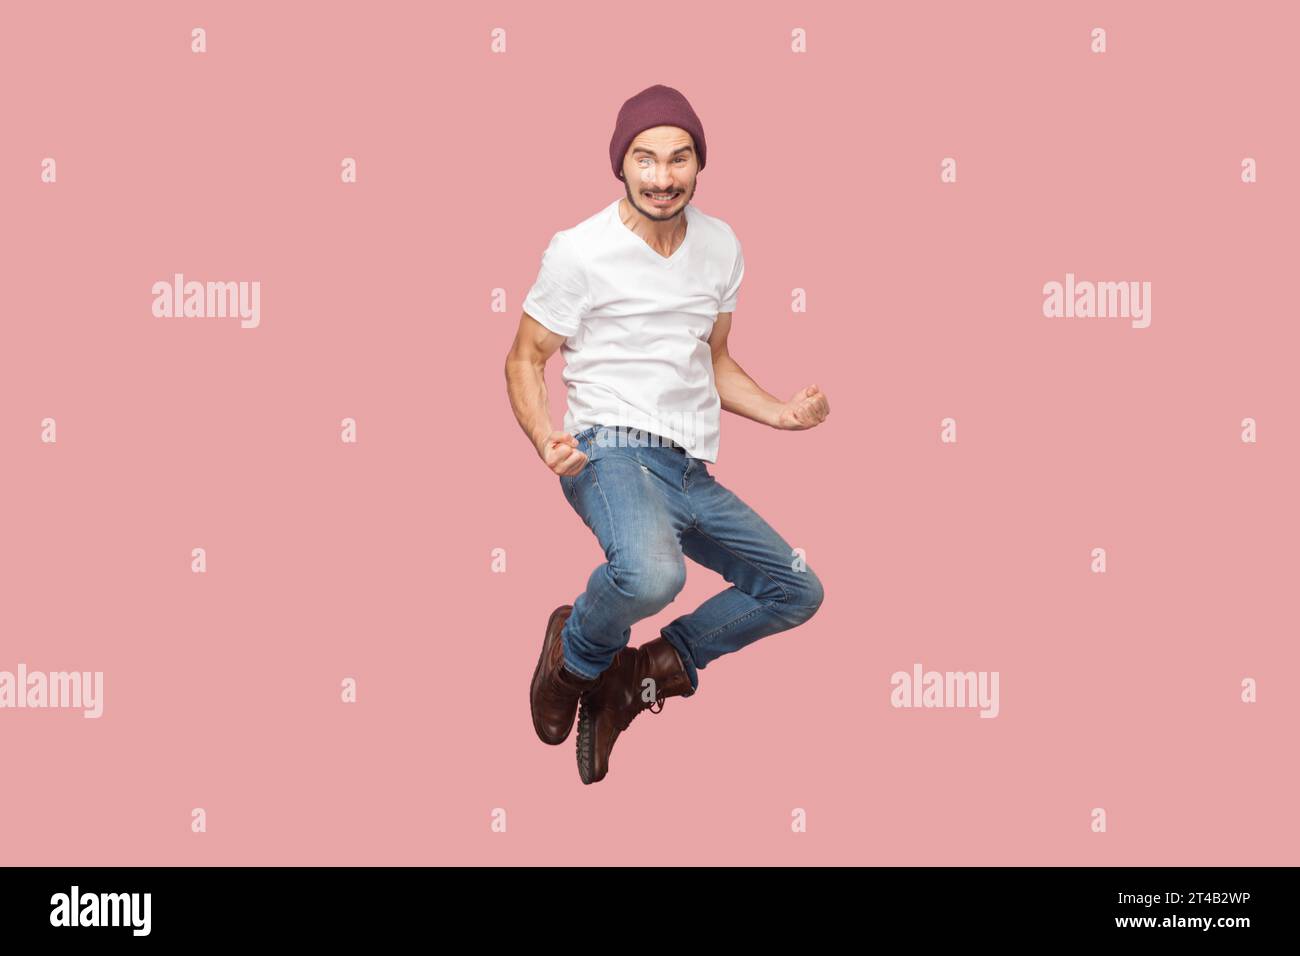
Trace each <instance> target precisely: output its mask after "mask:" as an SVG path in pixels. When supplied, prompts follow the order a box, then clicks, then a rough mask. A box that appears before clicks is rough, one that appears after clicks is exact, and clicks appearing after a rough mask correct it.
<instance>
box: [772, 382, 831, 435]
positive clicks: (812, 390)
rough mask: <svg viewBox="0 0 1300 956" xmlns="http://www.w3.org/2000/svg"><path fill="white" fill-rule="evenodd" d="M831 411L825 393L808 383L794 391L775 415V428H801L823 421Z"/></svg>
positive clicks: (810, 426)
mask: <svg viewBox="0 0 1300 956" xmlns="http://www.w3.org/2000/svg"><path fill="white" fill-rule="evenodd" d="M830 413H831V403H830V402H829V401H827V399H826V393H825V392H823V391H822V390H821V389H820V388H818V387H817V386H816V385H809V386H808V387H807V388H801V389H799V391H797V392H795V394H794V398H792V399H790V401H788V402H786V403H785V405H784V406H783V407H782V409H781V411H780V413H779V414H778V415H777V417H776V427H777V428H787V429H803V428H812V427H813V426H814V425H817V424H820V423H821V422H823V421H825V419H826V416H827V415H829V414H830Z"/></svg>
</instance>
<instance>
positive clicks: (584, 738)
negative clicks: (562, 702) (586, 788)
mask: <svg viewBox="0 0 1300 956" xmlns="http://www.w3.org/2000/svg"><path fill="white" fill-rule="evenodd" d="M593 729H594V727H593V720H592V716H591V708H590V707H583V706H581V705H580V706H579V707H578V777H579V778H580V779H581V780H582V782H583V783H599V782H600V781H602V780H604V779H605V778H604V776H600V777H597V776H596V769H595V767H593V766H592V765H591V764H592V755H593V754H594V753H595V751H596V740H595V735H594V734H593V733H592V730H593ZM606 772H608V769H607V770H606Z"/></svg>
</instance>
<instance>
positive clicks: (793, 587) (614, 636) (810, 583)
mask: <svg viewBox="0 0 1300 956" xmlns="http://www.w3.org/2000/svg"><path fill="white" fill-rule="evenodd" d="M574 437H575V438H576V439H577V441H578V450H579V451H581V452H583V453H584V454H586V455H587V456H588V461H587V464H586V465H585V466H584V467H583V469H582V471H581V472H579V473H578V474H576V475H560V476H559V479H560V486H561V487H562V488H563V489H564V495H565V497H566V498H567V499H568V501H569V504H571V505H572V506H573V509H574V510H575V511H576V512H577V513H578V514H579V516H580V517H581V518H582V520H583V521H584V522H585V523H586V525H587V527H588V528H590V529H591V531H592V533H593V534H595V536H596V538H597V540H598V541H599V542H600V546H601V548H602V549H603V550H604V552H605V558H606V560H605V563H604V564H602V565H600V566H599V567H598V568H596V570H595V571H593V572H592V573H591V577H590V578H589V579H588V581H587V589H586V590H585V591H583V592H582V593H581V594H579V595H578V597H577V599H576V600H574V602H573V613H572V614H570V615H569V619H568V621H567V622H566V623H565V625H564V630H563V631H562V632H561V638H562V640H563V644H564V664H565V666H566V667H567V668H568V669H569V670H571V671H573V672H574V673H575V674H579V675H581V676H583V677H588V678H590V677H595V676H596V675H598V674H600V672H601V671H603V670H604V669H605V668H606V667H608V666H609V664H610V662H611V661H612V660H613V659H614V656H615V655H616V654H617V653H618V652H619V651H620V650H622V649H623V648H624V647H626V646H627V644H628V642H629V640H630V639H631V636H632V625H633V624H634V623H636V622H637V621H639V620H641V619H642V618H646V617H649V616H650V615H652V614H656V613H658V612H659V611H661V610H663V609H664V608H665V607H667V606H668V605H669V604H670V603H671V602H672V600H673V598H675V597H676V596H677V593H678V592H679V591H681V589H682V586H683V585H684V584H685V583H686V562H685V561H684V560H683V557H687V558H690V559H691V560H692V561H696V562H698V563H699V564H702V565H704V566H705V567H706V568H712V569H713V570H714V571H717V572H718V573H719V574H721V575H722V577H723V578H724V579H726V580H727V581H729V582H730V583H731V587H729V588H727V589H726V590H725V591H722V592H720V593H718V594H715V595H714V596H713V597H711V598H709V599H708V600H707V601H705V602H704V603H703V604H701V605H700V606H699V607H698V608H696V609H695V610H694V611H692V612H691V613H690V614H686V615H683V616H682V617H679V618H677V619H676V620H675V621H673V622H672V623H671V624H668V625H667V626H666V627H664V628H662V630H661V633H662V634H663V636H664V638H666V639H667V640H668V642H669V643H670V644H672V645H673V647H675V648H676V649H677V653H678V654H679V655H680V656H681V659H682V662H683V663H684V664H685V665H686V671H687V673H688V674H689V675H690V679H691V692H690V694H686V695H684V696H687V697H689V696H691V694H694V693H695V691H696V689H697V688H698V687H699V674H698V671H699V670H700V669H702V668H703V667H704V666H705V665H706V664H708V663H709V661H711V660H713V659H714V658H715V657H721V656H722V655H723V654H727V653H730V652H731V651H735V650H739V649H740V648H742V647H744V646H745V645H747V644H750V643H752V642H753V641H756V640H758V639H759V638H760V637H766V636H767V635H769V634H776V633H778V632H780V631H785V630H788V629H790V628H792V627H796V626H798V625H800V624H802V623H803V622H804V621H806V620H808V619H809V618H810V617H812V616H813V614H814V613H815V612H816V610H817V608H818V607H820V606H821V603H822V585H821V581H820V580H819V579H818V577H817V575H816V574H814V573H813V570H812V568H810V567H808V566H807V565H806V564H804V562H802V560H798V559H799V556H797V555H795V554H794V549H793V548H791V547H790V545H789V544H787V543H786V541H785V539H784V538H782V537H781V536H780V535H779V534H777V533H776V531H775V530H773V528H772V527H771V525H769V524H768V523H767V522H766V521H764V520H763V519H762V518H761V517H760V516H759V515H758V513H757V512H755V511H754V510H753V509H752V508H750V507H749V505H747V504H745V503H744V502H743V501H741V500H740V499H739V498H738V497H736V495H734V494H733V493H732V492H730V491H728V490H727V489H726V488H724V487H723V486H722V485H720V484H718V482H717V481H716V480H715V479H714V477H713V476H712V475H710V474H709V471H708V468H707V467H706V465H707V463H706V462H704V461H702V460H700V459H698V458H692V457H690V456H689V455H688V454H686V452H685V451H684V450H683V449H681V448H679V447H676V446H674V445H672V444H670V443H667V439H662V438H659V437H658V436H656V435H652V434H650V433H649V432H645V431H640V432H638V431H636V430H633V429H619V428H612V427H607V426H602V425H595V426H592V427H590V428H587V429H585V430H583V431H581V432H579V433H578V434H577V435H575V436H574ZM638 438H639V439H640V440H641V441H648V442H649V444H647V445H645V446H643V447H642V446H637V445H633V444H630V442H632V441H636V440H638ZM661 443H662V444H661ZM796 565H802V567H801V568H800V567H796Z"/></svg>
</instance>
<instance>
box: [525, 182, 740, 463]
mask: <svg viewBox="0 0 1300 956" xmlns="http://www.w3.org/2000/svg"><path fill="white" fill-rule="evenodd" d="M620 201H621V197H620V199H618V200H615V201H614V202H612V203H610V204H609V205H608V206H606V207H605V208H604V209H602V210H601V211H600V212H598V213H596V214H595V215H593V216H590V217H588V218H587V219H584V220H583V221H582V222H580V223H578V224H577V225H576V226H573V227H571V228H569V229H564V230H561V231H560V232H557V233H555V235H554V236H553V237H552V239H551V242H550V245H548V246H547V248H546V251H545V252H544V253H543V254H542V265H541V269H540V271H539V272H538V275H537V280H536V281H535V282H534V283H533V286H532V288H531V289H530V290H529V292H528V295H527V296H526V297H525V299H524V304H523V310H524V312H526V313H527V314H528V315H531V316H532V317H533V318H534V319H536V320H537V321H538V322H540V323H541V324H542V325H543V326H545V327H546V328H548V329H550V330H551V331H552V332H554V333H556V334H557V335H563V336H565V340H564V343H563V345H561V347H560V353H561V354H562V355H563V356H564V363H565V364H564V372H563V374H562V378H563V380H564V383H565V385H566V387H567V389H568V408H567V410H566V411H565V415H564V430H565V431H566V432H568V433H569V434H571V435H572V434H576V433H577V432H578V431H581V430H583V429H584V428H587V427H589V426H592V425H609V426H623V427H626V428H629V429H640V430H644V431H647V432H650V433H651V434H654V435H659V436H662V437H664V438H670V439H672V440H673V441H675V442H677V443H678V444H680V445H681V446H682V447H683V448H684V449H685V450H686V453H687V454H688V455H690V456H691V457H692V458H699V459H702V460H704V461H707V462H710V463H712V462H716V461H717V458H718V445H719V437H720V434H719V433H720V418H721V413H722V403H721V401H720V400H719V398H718V391H717V388H716V387H715V385H714V381H713V353H712V349H711V348H710V346H709V336H710V335H711V334H712V332H713V323H714V322H715V321H716V319H717V316H718V313H720V312H732V311H734V310H735V308H736V302H737V297H738V294H739V292H740V283H741V279H742V278H743V277H744V274H745V260H744V256H743V254H742V250H741V246H740V241H739V240H738V239H737V238H736V234H735V233H734V232H733V231H732V229H731V227H730V226H729V225H727V223H726V222H724V221H723V220H721V219H719V218H717V217H715V216H710V215H708V214H707V213H705V212H703V211H701V210H700V209H698V208H696V207H695V206H694V205H692V204H687V206H686V210H685V212H684V215H685V216H686V236H685V238H684V239H683V240H682V242H681V244H680V245H678V247H677V249H676V250H675V251H674V252H673V254H672V255H671V256H663V255H660V254H659V253H658V252H656V251H655V250H654V249H652V248H651V247H650V244H649V243H647V242H646V241H645V240H644V239H642V238H641V237H640V236H638V235H637V234H636V233H634V232H633V231H632V230H631V229H629V228H628V227H627V226H626V225H624V223H623V220H622V219H621V218H620V217H619V214H618V209H619V203H620Z"/></svg>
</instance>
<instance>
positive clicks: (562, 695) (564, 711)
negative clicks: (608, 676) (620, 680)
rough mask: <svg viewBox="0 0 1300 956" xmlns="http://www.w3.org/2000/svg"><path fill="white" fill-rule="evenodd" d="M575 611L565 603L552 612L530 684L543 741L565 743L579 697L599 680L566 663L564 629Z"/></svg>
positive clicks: (531, 703)
mask: <svg viewBox="0 0 1300 956" xmlns="http://www.w3.org/2000/svg"><path fill="white" fill-rule="evenodd" d="M572 613H573V606H572V605H570V604H562V605H560V606H559V607H557V608H556V609H555V610H554V611H552V612H551V619H550V620H549V621H547V622H546V636H545V638H543V640H542V653H541V656H540V657H538V658H537V668H536V669H535V670H534V671H533V682H532V684H531V685H530V686H529V688H528V704H529V706H530V707H531V708H532V711H533V729H534V730H536V731H537V736H538V737H540V738H541V739H542V742H543V743H548V744H562V743H564V741H565V740H566V739H568V736H569V731H570V730H572V729H573V718H574V715H575V714H576V713H577V710H578V698H579V697H580V696H581V695H582V693H583V692H584V691H586V690H589V689H591V688H592V687H594V686H595V685H596V683H597V681H598V680H599V678H597V677H593V678H591V679H590V680H589V679H587V678H585V677H580V676H578V675H577V674H575V673H573V672H572V671H570V670H569V669H568V668H567V667H565V666H564V642H563V641H562V640H561V639H560V632H561V631H563V630H564V622H565V621H567V620H568V619H569V615H570V614H572Z"/></svg>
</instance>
